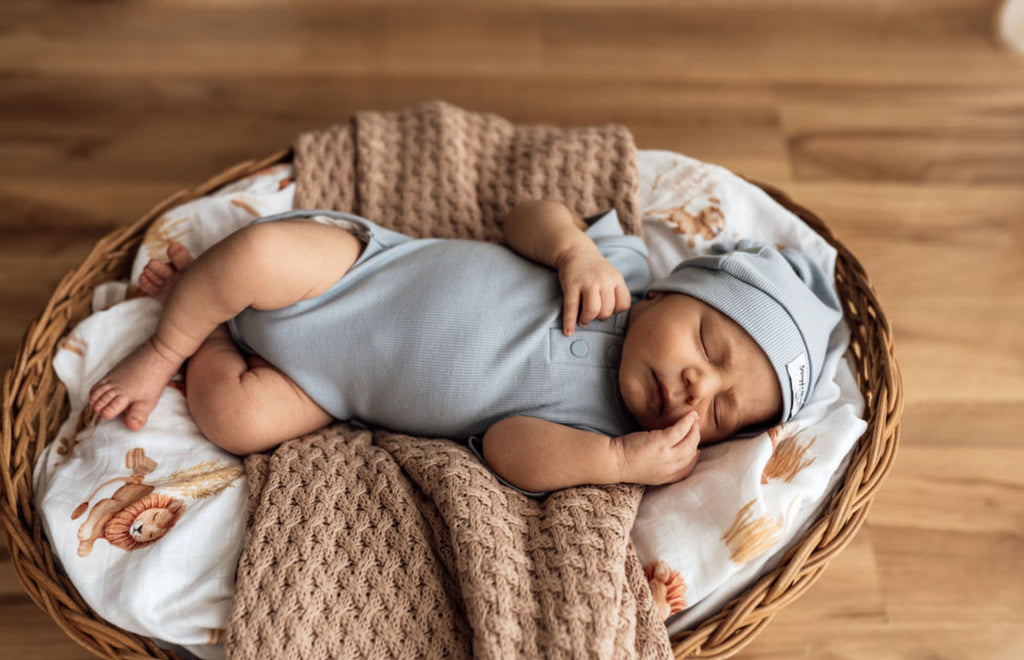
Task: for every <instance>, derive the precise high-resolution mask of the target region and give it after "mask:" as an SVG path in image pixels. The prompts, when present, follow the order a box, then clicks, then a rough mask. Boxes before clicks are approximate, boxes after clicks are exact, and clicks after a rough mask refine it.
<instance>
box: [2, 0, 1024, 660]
mask: <svg viewBox="0 0 1024 660" xmlns="http://www.w3.org/2000/svg"><path fill="white" fill-rule="evenodd" d="M995 4H996V2H995V0H832V1H830V2H813V1H812V0H772V1H771V2H767V1H762V2H758V1H756V0H727V1H720V2H708V1H707V0H702V1H701V2H697V1H695V0H685V1H684V0H622V1H619V2H616V1H614V0H518V1H515V2H512V1H509V2H504V3H499V2H490V3H484V2H474V1H473V0H460V1H455V0H451V1H448V2H441V3H437V2H426V1H423V0H390V1H388V2H384V1H381V0H361V1H352V2H346V3H342V2H335V1H334V0H323V1H322V2H313V1H305V2H301V3H300V2H292V3H287V2H284V0H247V1H246V2H241V1H231V0H225V1H222V2H216V3H211V2H206V1H205V0H140V1H137V2H100V1H81V0H79V1H73V0H64V1H60V2H58V1H55V0H4V2H3V3H0V208H2V209H3V212H2V213H0V310H2V312H0V368H2V369H6V368H8V367H10V365H11V364H12V362H13V356H14V354H15V352H16V349H17V346H18V343H19V341H20V338H21V334H22V332H23V331H24V329H25V328H26V327H27V326H28V323H29V321H30V320H31V319H32V318H34V317H35V316H36V315H37V314H39V312H40V311H41V310H42V308H43V306H44V305H45V303H46V300H47V298H48V297H49V294H50V291H51V290H52V288H53V287H54V285H55V284H56V282H57V280H58V279H59V278H60V276H61V275H62V274H63V273H64V272H65V271H66V270H68V269H69V268H72V267H74V266H75V265H77V264H78V263H79V262H80V261H81V260H82V259H83V257H84V256H85V254H86V252H87V250H88V249H89V248H90V246H91V245H92V243H94V242H95V241H96V240H97V239H98V238H100V237H101V236H103V235H105V234H106V233H108V232H109V231H111V230H112V229H113V228H115V227H117V226H119V225H123V224H126V223H128V222H130V221H132V220H134V219H135V218H137V217H138V216H140V215H141V214H142V213H143V212H144V211H146V210H147V209H148V208H149V207H150V206H151V205H153V204H154V203H155V202H157V201H159V200H160V199H162V198H164V197H165V196H167V195H168V194H170V193H172V192H174V191H176V190H178V189H181V188H184V187H186V186H189V185H191V184H194V183H197V182H199V181H202V180H205V179H206V178H208V177H209V176H210V175H212V174H213V173H215V172H217V171H219V170H221V169H224V168H225V167H226V166H228V165H230V164H232V163H235V162H236V161H240V160H244V159H247V158H250V157H256V156H262V155H266V154H269V153H271V152H273V151H274V150H276V149H278V148H279V147H282V146H284V145H287V144H288V143H289V142H290V140H291V138H292V136H293V135H295V134H296V133H297V132H299V131H301V130H304V129H310V128H315V127H320V126H322V125H325V124H328V123H333V122H337V121H341V120H344V119H345V118H347V117H348V116H349V115H350V113H352V112H353V111H355V110H357V109H370V108H376V109H392V108H398V107H401V106H405V105H407V104H411V103H414V102H417V101H420V100H424V99H430V98H443V99H447V100H449V101H452V102H454V103H456V104H460V105H463V106H465V107H468V108H471V109H476V110H487V111H493V112H498V113H501V114H503V115H505V116H507V117H509V118H511V119H512V120H514V121H518V122H546V123H554V124H563V125H567V124H579V123H603V122H606V121H609V120H616V121H621V122H624V123H625V124H627V125H628V126H629V127H630V128H631V129H632V130H633V132H634V135H635V137H636V140H637V143H638V145H639V146H640V147H642V148H663V149H672V150H676V151H680V152H683V153H686V154H689V155H691V156H694V157H696V158H700V159H703V160H706V161H710V162H714V163H719V164H722V165H724V166H726V167H728V168H730V169H732V170H734V171H737V172H739V173H742V174H745V175H748V176H751V177H755V178H758V179H761V180H764V181H767V182H771V183H774V184H776V185H778V186H780V187H782V188H784V189H785V190H787V191H788V192H789V193H790V194H791V195H792V196H793V197H794V198H795V199H796V200H797V201H799V202H801V203H803V204H804V205H806V206H809V207H810V208H812V209H814V210H815V211H816V212H817V213H818V214H819V215H820V216H821V217H822V218H824V219H825V220H826V222H827V223H828V224H829V225H830V226H831V227H832V228H833V229H834V230H835V232H836V233H837V235H838V236H839V238H840V239H841V240H842V241H844V242H845V243H846V244H847V245H848V246H849V247H850V248H851V249H852V250H853V252H854V253H855V254H857V255H858V256H859V257H860V259H861V260H862V262H863V263H864V265H865V267H866V268H867V270H868V272H869V274H870V275H871V277H872V280H873V282H874V284H875V286H876V289H877V292H878V295H879V297H880V299H881V301H882V304H883V307H884V308H885V310H886V311H887V313H888V314H889V316H890V317H891V319H892V323H893V327H894V331H895V338H896V346H897V353H898V357H899V359H900V362H901V365H902V369H903V376H904V385H905V391H906V412H905V415H904V418H903V444H902V448H901V451H900V454H899V457H898V459H897V462H896V465H895V467H894V469H893V471H892V473H891V475H890V477H889V479H888V481H887V482H886V483H885V485H884V487H883V488H882V490H881V491H880V493H879V494H878V496H877V498H876V499H875V503H874V505H873V508H872V510H871V513H870V516H869V519H868V522H867V525H866V526H865V527H864V528H863V530H862V531H861V532H860V534H859V535H858V536H857V538H856V539H855V541H854V542H853V543H852V545H851V546H850V547H849V548H848V549H847V550H846V551H845V552H844V553H843V554H841V555H840V556H839V557H838V558H837V559H835V560H834V561H833V562H832V563H831V565H830V567H829V568H828V570H827V571H826V572H825V574H824V577H822V579H821V580H820V581H819V582H818V583H817V584H816V585H815V586H814V587H813V588H812V589H811V590H810V592H809V593H808V594H807V595H805V596H804V597H803V598H801V599H799V600H798V601H796V602H795V603H794V604H792V605H791V606H789V607H788V608H787V609H786V610H784V611H783V612H782V613H781V614H780V615H779V616H777V617H776V618H775V620H774V621H773V622H772V623H771V624H770V625H769V626H768V627H767V629H766V630H765V632H764V633H763V634H762V635H761V636H760V637H758V638H757V640H756V641H755V642H754V643H753V644H752V645H751V646H749V647H748V648H747V649H746V650H745V651H744V652H743V653H742V654H741V656H740V657H743V658H793V657H809V658H871V659H877V658H882V659H887V658H951V659H960V658H1007V659H1009V658H1022V657H1024V431H1022V429H1024V57H1014V56H1013V55H1011V54H1008V53H1007V52H1004V51H1002V50H1001V49H1000V48H999V47H998V45H997V44H996V43H994V41H993V39H992V36H991V35H992V15H993V11H994V5H995ZM8 559H9V555H8V553H7V550H6V546H5V545H0V658H40V659H45V658H85V657H90V656H89V655H88V653H86V652H85V651H84V650H81V649H79V648H78V647H76V646H75V645H74V644H73V643H72V642H71V641H69V640H68V638H67V637H66V636H65V635H64V633H63V632H62V631H61V630H60V629H59V628H57V627H56V625H55V624H53V623H52V622H51V621H50V619H49V617H48V616H47V615H46V614H45V613H44V612H42V611H41V610H39V609H38V608H37V607H36V606H35V605H34V604H32V602H31V601H30V600H29V599H28V597H27V596H25V595H24V592H23V591H22V590H21V587H20V584H19V583H18V580H17V577H16V575H15V573H14V570H13V567H12V566H11V564H10V562H9V561H8Z"/></svg>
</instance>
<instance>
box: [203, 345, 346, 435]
mask: <svg viewBox="0 0 1024 660" xmlns="http://www.w3.org/2000/svg"><path fill="white" fill-rule="evenodd" d="M185 391H186V392H188V408H189V411H190V412H191V413H192V418H193V419H194V420H195V422H196V425H197V426H199V430H201V431H202V432H203V435H205V436H206V437H207V438H208V439H209V440H210V441H211V442H213V443H214V444H216V445H217V446H219V447H221V448H222V449H226V450H227V451H230V452H232V453H234V454H239V455H245V454H252V453H254V452H259V451H265V450H267V449H270V448H271V447H275V446H277V445H279V444H280V443H282V442H284V441H285V440H288V439H290V438H295V437H298V436H300V435H304V434H306V433H309V432H310V431H315V430H316V429H318V428H320V427H322V426H326V425H327V424H329V423H330V422H331V420H332V419H333V418H332V417H331V415H330V414H329V413H328V412H327V411H325V410H324V409H322V408H321V407H320V406H318V405H317V404H316V403H315V402H314V401H313V400H312V399H310V398H309V395H307V394H306V393H305V392H304V391H303V390H302V388H300V387H299V386H298V385H296V384H295V382H294V381H292V380H291V379H290V378H288V376H286V375H284V374H283V373H282V372H281V371H279V370H278V369H276V368H275V367H274V366H273V365H271V364H270V363H268V362H267V361H265V360H263V359H262V358H259V357H255V356H252V357H248V358H246V357H244V356H243V355H242V353H241V352H240V351H239V350H238V348H237V347H236V346H235V343H234V342H233V341H232V340H231V336H230V334H229V333H228V329H227V326H224V325H221V326H218V328H217V329H216V330H214V332H213V334H211V335H210V336H209V337H208V338H207V339H206V341H205V342H203V345H202V346H201V347H200V348H199V351H198V352H197V353H196V354H195V355H193V356H192V358H191V359H190V360H189V362H188V372H187V382H186V387H185Z"/></svg>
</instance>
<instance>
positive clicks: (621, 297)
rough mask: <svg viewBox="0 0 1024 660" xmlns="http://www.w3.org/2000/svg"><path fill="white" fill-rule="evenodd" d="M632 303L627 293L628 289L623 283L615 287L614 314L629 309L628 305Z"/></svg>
mask: <svg viewBox="0 0 1024 660" xmlns="http://www.w3.org/2000/svg"><path fill="white" fill-rule="evenodd" d="M632 303H633V297H632V296H631V295H630V293H629V289H628V288H627V287H626V285H625V284H620V285H618V286H617V287H615V310H614V312H613V313H614V314H618V313H620V312H624V311H626V310H627V309H629V306H630V305H631V304H632Z"/></svg>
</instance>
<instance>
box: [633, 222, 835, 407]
mask: <svg viewBox="0 0 1024 660" xmlns="http://www.w3.org/2000/svg"><path fill="white" fill-rule="evenodd" d="M648 291H669V292H675V293H684V294H686V295H688V296H692V297H694V298H697V299H698V300H701V301H703V302H705V303H707V304H708V305H710V306H712V307H714V308H715V309H717V310H718V311H720V312H722V313H723V314H725V315H726V316H728V317H729V318H731V319H732V320H733V321H735V322H736V323H738V324H739V325H740V327H742V328H743V329H744V330H746V331H747V334H749V335H750V336H751V337H752V338H753V339H754V341H755V342H757V344H758V346H760V347H761V350H763V351H764V352H765V354H766V355H767V356H768V360H769V361H770V362H771V363H772V367H773V368H774V369H775V374H776V376H777V377H778V379H779V385H780V386H781V387H782V418H781V419H780V421H782V422H785V421H789V420H790V419H792V418H793V415H795V414H796V413H797V411H799V410H800V408H801V407H802V406H803V405H804V403H805V402H806V401H807V399H808V397H809V396H810V393H811V391H812V390H813V389H814V386H815V385H816V384H817V381H818V377H819V375H820V374H821V369H822V364H823V363H824V362H825V353H826V350H827V348H828V338H829V335H831V334H832V330H833V329H834V328H835V327H836V324H837V323H839V320H840V319H841V318H842V316H843V313H842V311H841V307H840V304H839V299H838V298H837V297H836V294H835V291H834V290H833V288H832V284H831V282H829V280H828V278H827V277H826V275H825V272H824V271H823V270H822V269H821V267H819V266H818V265H817V264H816V263H815V262H813V261H811V259H810V258H808V257H807V255H805V254H804V253H803V252H800V251H797V250H793V249H789V248H786V249H783V250H777V249H776V248H774V247H772V246H770V245H767V244H765V243H759V242H757V241H751V240H742V241H739V242H736V243H729V242H727V243H719V244H716V245H714V246H712V253H711V254H709V255H706V256H700V257H694V258H692V259H687V260H685V261H683V262H681V263H680V264H679V265H678V266H676V267H675V269H673V271H672V272H671V273H670V274H669V275H667V276H666V277H663V278H661V279H659V280H657V281H655V282H653V283H652V284H651V286H650V287H648Z"/></svg>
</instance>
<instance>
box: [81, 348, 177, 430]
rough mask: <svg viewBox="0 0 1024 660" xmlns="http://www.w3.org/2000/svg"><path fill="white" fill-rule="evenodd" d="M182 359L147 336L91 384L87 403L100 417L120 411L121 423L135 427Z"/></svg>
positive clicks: (152, 405) (145, 417)
mask: <svg viewBox="0 0 1024 660" xmlns="http://www.w3.org/2000/svg"><path fill="white" fill-rule="evenodd" d="M184 361H185V360H184V358H179V357H178V356H176V355H174V353H173V352H172V351H170V350H169V349H167V348H164V347H163V346H162V345H161V344H160V343H159V340H156V339H155V338H153V337H150V338H149V339H147V340H146V341H145V343H143V344H142V345H141V346H139V347H138V348H136V349H135V350H134V351H132V352H131V353H130V354H129V355H128V357H126V358H125V359H123V360H121V361H120V362H119V363H117V366H115V367H114V368H113V369H111V370H110V373H108V374H107V375H106V376H104V377H103V378H101V379H100V380H99V382H98V383H96V384H95V385H93V387H92V390H91V391H90V392H89V405H90V406H92V409H93V410H95V411H96V413H97V414H98V415H100V416H101V417H103V419H113V418H115V417H117V416H118V415H120V414H121V413H122V412H124V413H125V415H124V425H125V426H127V427H128V428H130V429H131V430H133V431H138V430H139V429H141V428H142V427H143V426H145V425H146V420H148V419H149V414H150V413H151V412H153V408H155V407H156V403H157V401H159V399H160V394H161V393H163V391H164V387H165V386H166V385H167V382H168V381H169V380H170V379H171V377H172V376H174V374H175V373H177V371H178V369H180V368H181V365H182V363H183V362H184ZM126 410H127V412H125V411H126Z"/></svg>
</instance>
